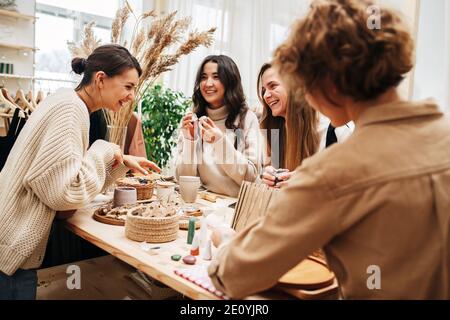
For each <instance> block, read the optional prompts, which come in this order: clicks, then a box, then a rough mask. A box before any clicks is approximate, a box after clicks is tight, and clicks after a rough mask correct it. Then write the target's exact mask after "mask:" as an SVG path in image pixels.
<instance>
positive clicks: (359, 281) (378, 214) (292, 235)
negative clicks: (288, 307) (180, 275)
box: [208, 101, 450, 299]
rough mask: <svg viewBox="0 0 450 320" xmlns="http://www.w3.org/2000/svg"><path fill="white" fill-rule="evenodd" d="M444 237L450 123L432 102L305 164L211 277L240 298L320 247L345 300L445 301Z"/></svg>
mask: <svg viewBox="0 0 450 320" xmlns="http://www.w3.org/2000/svg"><path fill="white" fill-rule="evenodd" d="M449 228H450V121H449V119H448V118H447V117H445V116H444V115H443V114H442V113H441V112H440V111H439V109H438V108H437V106H436V105H434V104H433V103H432V102H431V101H426V102H420V103H410V102H397V103H391V104H386V105H378V106H373V107H370V108H368V109H367V110H365V111H364V112H363V113H362V115H361V116H360V118H359V119H358V121H357V122H356V129H355V132H354V133H353V135H352V136H351V137H350V138H349V139H348V140H347V141H345V142H343V143H341V144H336V145H333V146H332V147H330V148H328V149H326V150H325V151H323V152H320V153H318V154H316V155H314V156H313V157H311V158H308V159H307V160H306V161H304V162H303V164H302V166H301V167H299V168H297V170H296V172H295V174H294V176H293V177H292V178H291V179H290V181H289V185H288V186H287V187H286V188H284V189H282V190H281V191H280V196H279V197H278V198H277V201H275V202H274V203H272V204H271V205H270V207H269V210H268V215H267V216H266V217H265V218H264V219H262V220H260V221H257V222H255V223H254V224H253V225H252V226H249V227H248V228H247V229H245V230H243V231H242V232H240V233H239V234H238V236H237V237H236V238H235V239H234V240H232V241H231V242H230V243H229V245H228V246H224V247H222V248H221V249H220V250H219V254H218V256H217V258H216V260H214V261H213V262H212V263H211V265H210V267H209V270H208V271H209V274H210V276H211V277H212V279H213V282H214V284H215V285H216V286H217V288H218V289H220V290H223V291H224V292H225V293H227V294H228V295H230V296H231V297H235V298H241V297H244V296H247V295H249V294H251V293H255V292H258V291H261V290H264V289H267V288H270V287H272V286H273V285H274V284H276V282H277V279H279V278H280V276H282V275H283V274H284V273H285V272H287V271H288V270H290V269H291V268H292V267H294V266H295V265H296V264H297V263H299V262H300V261H301V260H302V259H304V258H305V257H306V256H307V255H308V254H310V253H311V252H312V251H313V250H315V249H317V248H321V247H324V250H325V253H326V256H327V260H328V263H329V265H330V267H331V268H332V270H333V271H334V272H335V274H336V277H337V279H338V281H339V285H340V290H341V293H342V296H343V297H344V298H347V299H449V298H450V286H449V285H450V278H449V275H450V272H449V271H450V269H449V266H450V264H449V263H450V248H449V244H450V238H449Z"/></svg>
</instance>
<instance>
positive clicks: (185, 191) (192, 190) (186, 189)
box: [178, 176, 200, 203]
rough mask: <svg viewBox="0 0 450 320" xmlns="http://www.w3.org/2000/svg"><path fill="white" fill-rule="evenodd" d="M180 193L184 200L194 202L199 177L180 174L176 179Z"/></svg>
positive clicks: (198, 185)
mask: <svg viewBox="0 0 450 320" xmlns="http://www.w3.org/2000/svg"><path fill="white" fill-rule="evenodd" d="M178 183H179V185H180V194H181V198H182V199H183V201H184V202H187V203H194V202H195V201H196V200H197V193H198V188H199V187H200V178H199V177H194V176H181V177H180V178H179V179H178Z"/></svg>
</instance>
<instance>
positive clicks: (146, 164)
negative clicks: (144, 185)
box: [123, 155, 161, 174]
mask: <svg viewBox="0 0 450 320" xmlns="http://www.w3.org/2000/svg"><path fill="white" fill-rule="evenodd" d="M123 164H124V165H126V166H127V167H128V168H130V169H132V170H136V171H139V172H140V173H142V174H148V171H147V170H146V169H151V170H153V171H156V172H161V168H159V167H158V166H157V165H156V164H155V163H154V162H152V161H149V160H147V159H146V158H144V157H135V156H130V155H124V156H123Z"/></svg>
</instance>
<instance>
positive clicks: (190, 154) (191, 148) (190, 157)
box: [182, 138, 199, 164]
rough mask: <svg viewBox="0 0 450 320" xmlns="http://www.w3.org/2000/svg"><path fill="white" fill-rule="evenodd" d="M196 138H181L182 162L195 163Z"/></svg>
mask: <svg viewBox="0 0 450 320" xmlns="http://www.w3.org/2000/svg"><path fill="white" fill-rule="evenodd" d="M198 140H199V139H198V138H197V139H196V140H189V139H186V138H183V156H182V159H183V164H192V163H196V162H194V161H195V158H196V149H197V143H198Z"/></svg>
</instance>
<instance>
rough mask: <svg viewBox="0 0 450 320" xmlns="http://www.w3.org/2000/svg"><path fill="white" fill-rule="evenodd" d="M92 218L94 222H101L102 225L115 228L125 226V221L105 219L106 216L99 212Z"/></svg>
mask: <svg viewBox="0 0 450 320" xmlns="http://www.w3.org/2000/svg"><path fill="white" fill-rule="evenodd" d="M92 217H93V218H94V220H96V221H98V222H101V223H106V224H112V225H114V226H124V225H125V220H119V219H114V218H111V217H105V216H102V215H100V214H98V212H97V211H95V212H94V214H93V215H92Z"/></svg>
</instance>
